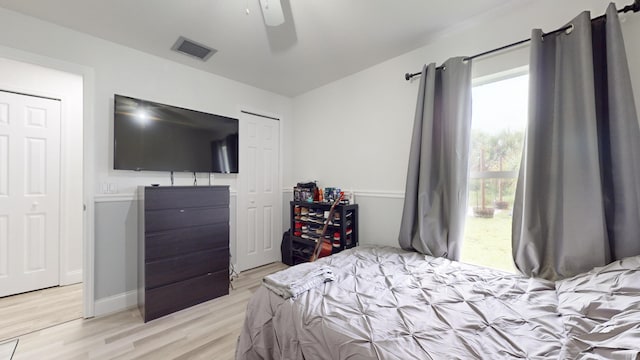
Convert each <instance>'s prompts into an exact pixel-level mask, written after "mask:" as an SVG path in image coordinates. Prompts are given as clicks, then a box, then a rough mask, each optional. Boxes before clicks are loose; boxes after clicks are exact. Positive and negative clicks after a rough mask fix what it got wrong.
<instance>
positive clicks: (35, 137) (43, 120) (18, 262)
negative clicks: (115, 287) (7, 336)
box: [0, 91, 81, 296]
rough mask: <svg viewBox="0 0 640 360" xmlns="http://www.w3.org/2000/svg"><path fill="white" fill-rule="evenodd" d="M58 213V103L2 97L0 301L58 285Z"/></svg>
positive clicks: (11, 96)
mask: <svg viewBox="0 0 640 360" xmlns="http://www.w3.org/2000/svg"><path fill="white" fill-rule="evenodd" d="M78 191H81V190H78ZM59 212H60V102H59V101H57V100H51V99H44V98H39V97H34V96H27V95H19V94H14V93H8V92H4V91H0V296H7V295H12V294H18V293H22V292H26V291H32V290H37V289H42V288H46V287H50V286H55V285H58V283H59V269H58V266H59V265H58V263H59V240H60V239H59Z"/></svg>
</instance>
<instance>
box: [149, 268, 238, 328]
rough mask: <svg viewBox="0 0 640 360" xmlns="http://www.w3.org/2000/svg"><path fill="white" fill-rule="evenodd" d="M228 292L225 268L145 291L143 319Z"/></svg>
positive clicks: (150, 318) (180, 308) (168, 312)
mask: <svg viewBox="0 0 640 360" xmlns="http://www.w3.org/2000/svg"><path fill="white" fill-rule="evenodd" d="M227 294H229V273H228V271H227V270H223V271H218V272H216V273H213V274H209V275H204V276H200V277H197V278H192V279H189V280H185V281H180V282H177V283H173V284H171V285H167V286H161V287H158V288H155V289H152V290H147V291H146V296H145V304H144V313H145V317H144V318H145V321H149V320H153V319H156V318H159V317H161V316H164V315H167V314H170V313H172V312H174V311H178V310H182V309H184V308H187V307H189V306H193V305H196V304H199V303H201V302H205V301H207V300H211V299H215V298H217V297H219V296H222V295H227Z"/></svg>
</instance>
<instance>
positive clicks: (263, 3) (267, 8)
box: [260, 0, 284, 26]
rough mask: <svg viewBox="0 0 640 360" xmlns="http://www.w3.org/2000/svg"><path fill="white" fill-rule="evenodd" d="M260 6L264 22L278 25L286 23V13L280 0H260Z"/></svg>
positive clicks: (268, 24) (269, 24)
mask: <svg viewBox="0 0 640 360" xmlns="http://www.w3.org/2000/svg"><path fill="white" fill-rule="evenodd" d="M260 8H261V9H262V16H263V17H264V23H265V24H266V25H267V26H278V25H282V24H283V23H284V13H283V12H282V4H280V0H260Z"/></svg>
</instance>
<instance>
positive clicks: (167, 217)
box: [145, 207, 229, 234]
mask: <svg viewBox="0 0 640 360" xmlns="http://www.w3.org/2000/svg"><path fill="white" fill-rule="evenodd" d="M145 218H146V222H145V232H146V233H147V234H149V233H153V232H157V231H164V230H171V229H181V228H189V227H192V226H201V225H212V224H219V223H223V224H227V226H228V224H229V208H228V207H219V208H184V209H182V208H177V209H167V210H147V211H145Z"/></svg>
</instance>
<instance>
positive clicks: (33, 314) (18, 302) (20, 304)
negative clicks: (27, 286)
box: [0, 284, 82, 342]
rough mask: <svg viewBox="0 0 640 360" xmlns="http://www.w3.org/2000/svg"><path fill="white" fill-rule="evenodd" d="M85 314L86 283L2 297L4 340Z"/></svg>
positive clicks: (0, 324)
mask: <svg viewBox="0 0 640 360" xmlns="http://www.w3.org/2000/svg"><path fill="white" fill-rule="evenodd" d="M80 318H82V284H75V285H69V286H58V287H53V288H49V289H44V290H38V291H32V292H28V293H24V294H19V295H13V296H6V297H3V298H0V342H2V341H3V340H6V339H10V338H14V337H17V336H20V335H23V334H27V333H30V332H33V331H37V330H40V329H44V328H47V327H50V326H53V325H57V324H61V323H64V322H67V321H70V320H74V319H80Z"/></svg>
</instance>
